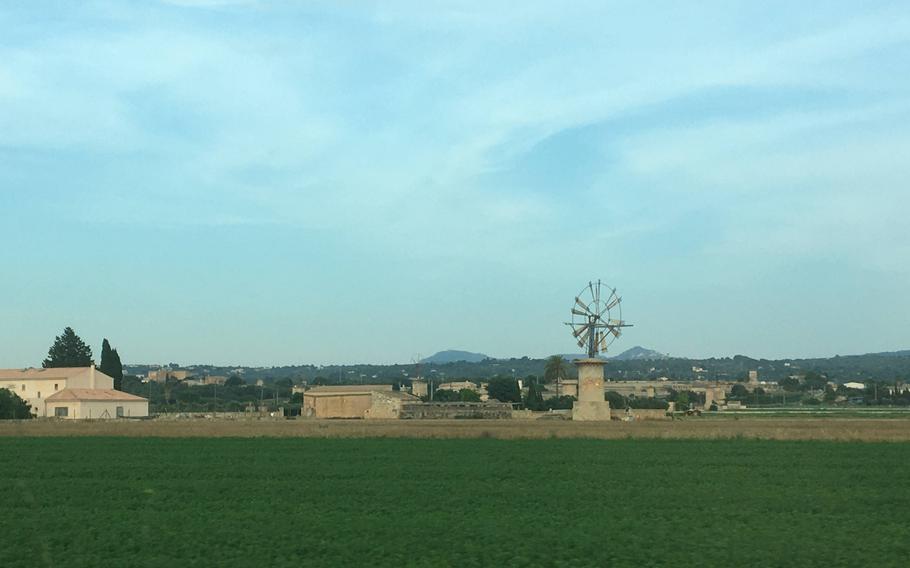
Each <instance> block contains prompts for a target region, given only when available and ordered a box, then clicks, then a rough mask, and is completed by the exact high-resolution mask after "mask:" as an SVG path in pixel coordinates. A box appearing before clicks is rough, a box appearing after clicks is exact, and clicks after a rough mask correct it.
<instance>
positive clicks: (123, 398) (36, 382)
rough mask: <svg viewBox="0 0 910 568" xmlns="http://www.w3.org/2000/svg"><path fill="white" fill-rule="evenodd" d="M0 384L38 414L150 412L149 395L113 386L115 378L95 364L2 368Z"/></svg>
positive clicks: (137, 414) (74, 415)
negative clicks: (133, 393)
mask: <svg viewBox="0 0 910 568" xmlns="http://www.w3.org/2000/svg"><path fill="white" fill-rule="evenodd" d="M0 388H7V389H9V390H11V391H13V392H15V393H16V394H17V395H19V397H20V398H22V399H24V400H25V401H26V402H28V404H29V405H30V406H31V407H32V412H33V413H34V414H35V416H37V417H39V418H42V417H46V416H50V417H54V416H56V417H58V418H69V419H76V418H120V417H124V418H126V417H133V418H136V417H144V416H148V413H149V404H148V400H147V399H145V398H142V397H139V396H135V395H132V394H129V393H125V392H121V391H117V390H114V379H113V378H112V377H110V376H108V375H105V374H104V373H102V372H101V371H99V370H97V369H95V367H94V365H92V366H91V367H59V368H53V369H31V368H29V369H0Z"/></svg>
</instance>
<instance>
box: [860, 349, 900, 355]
mask: <svg viewBox="0 0 910 568" xmlns="http://www.w3.org/2000/svg"><path fill="white" fill-rule="evenodd" d="M867 355H875V356H878V357H910V349H904V350H903V351H882V352H881V353H867Z"/></svg>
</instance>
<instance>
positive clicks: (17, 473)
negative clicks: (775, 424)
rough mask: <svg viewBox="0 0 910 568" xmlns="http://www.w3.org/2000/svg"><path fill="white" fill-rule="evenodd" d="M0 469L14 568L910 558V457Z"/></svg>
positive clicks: (301, 453) (742, 443)
mask: <svg viewBox="0 0 910 568" xmlns="http://www.w3.org/2000/svg"><path fill="white" fill-rule="evenodd" d="M0 455H3V456H7V457H11V458H12V459H4V460H0V479H3V480H4V486H5V490H4V491H3V492H2V493H0V510H2V511H3V515H0V534H4V535H8V537H9V538H7V539H6V540H5V544H4V546H3V547H0V566H4V568H14V567H26V566H29V567H30V566H41V565H53V566H56V565H61V566H62V565H66V566H92V567H107V566H110V567H120V566H160V565H174V566H177V565H181V566H184V565H185V566H244V567H245V566H254V565H255V566H361V565H370V566H539V565H550V566H658V565H681V566H705V565H714V566H731V565H735V566H749V565H753V566H754V565H762V566H832V565H840V566H851V565H852V566H904V565H905V564H904V563H905V561H906V559H907V558H908V556H910V542H908V540H907V538H906V527H907V526H908V525H910V488H908V485H907V484H906V483H903V482H902V481H901V479H900V476H899V475H898V476H897V477H895V472H900V471H902V470H903V468H904V466H905V465H906V464H907V463H908V462H910V444H906V443H839V442H771V441H759V440H722V441H699V440H694V441H672V440H614V441H596V440H577V439H576V440H495V439H475V440H455V439H452V440H414V439H408V440H400V439H372V440H363V439H290V438H267V439H225V438H221V439H192V438H190V439H161V438H130V439H127V438H65V439H63V438H5V439H0ZM64 472H65V475H64ZM542 526H546V527H547V528H546V530H542V529H541V527H542ZM13 535H14V536H13Z"/></svg>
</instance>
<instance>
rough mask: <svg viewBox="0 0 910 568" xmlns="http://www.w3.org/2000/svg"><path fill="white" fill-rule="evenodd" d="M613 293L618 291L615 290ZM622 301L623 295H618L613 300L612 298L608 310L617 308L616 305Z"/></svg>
mask: <svg viewBox="0 0 910 568" xmlns="http://www.w3.org/2000/svg"><path fill="white" fill-rule="evenodd" d="M613 293H614V294H615V293H616V290H613ZM620 302H622V297H620V296H616V297H615V298H613V300H612V301H611V302H610V303H609V304H607V309H608V310H612V309H613V308H615V307H616V305H617V304H619V303H620Z"/></svg>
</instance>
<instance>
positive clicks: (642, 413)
mask: <svg viewBox="0 0 910 568" xmlns="http://www.w3.org/2000/svg"><path fill="white" fill-rule="evenodd" d="M610 415H611V418H612V419H613V420H629V421H631V420H670V417H669V416H667V411H666V410H664V409H662V408H629V409H619V408H614V409H612V410H611V412H610Z"/></svg>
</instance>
